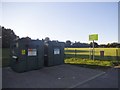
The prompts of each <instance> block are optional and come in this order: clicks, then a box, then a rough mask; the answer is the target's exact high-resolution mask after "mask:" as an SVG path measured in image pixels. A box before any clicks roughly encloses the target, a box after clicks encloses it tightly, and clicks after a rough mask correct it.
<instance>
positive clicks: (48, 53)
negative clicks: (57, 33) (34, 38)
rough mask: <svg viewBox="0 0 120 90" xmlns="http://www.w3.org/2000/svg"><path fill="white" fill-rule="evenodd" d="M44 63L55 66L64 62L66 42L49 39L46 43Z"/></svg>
mask: <svg viewBox="0 0 120 90" xmlns="http://www.w3.org/2000/svg"><path fill="white" fill-rule="evenodd" d="M44 53H45V54H44V65H45V66H54V65H60V64H63V63H64V43H62V42H58V41H48V42H45V45H44Z"/></svg>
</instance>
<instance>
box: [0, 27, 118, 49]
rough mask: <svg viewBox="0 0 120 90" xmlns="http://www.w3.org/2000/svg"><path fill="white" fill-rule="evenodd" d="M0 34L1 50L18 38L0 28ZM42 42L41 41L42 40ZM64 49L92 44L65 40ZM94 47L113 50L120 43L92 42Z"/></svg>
mask: <svg viewBox="0 0 120 90" xmlns="http://www.w3.org/2000/svg"><path fill="white" fill-rule="evenodd" d="M0 28H1V29H0V32H2V35H0V40H1V41H2V48H10V43H12V42H13V41H14V40H17V39H19V36H17V35H16V34H15V33H14V31H13V30H11V29H8V28H5V27H1V26H0ZM21 39H31V38H30V37H23V38H21ZM42 40H43V39H42ZM45 40H47V41H49V40H50V38H49V37H46V38H45ZM64 45H65V47H72V48H89V47H92V45H93V43H92V42H90V43H81V42H76V41H75V42H74V43H73V42H71V41H70V40H67V41H66V42H64ZM94 46H95V47H96V48H99V47H103V48H115V47H120V43H108V44H100V45H99V44H98V43H97V42H94Z"/></svg>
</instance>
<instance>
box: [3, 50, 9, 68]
mask: <svg viewBox="0 0 120 90" xmlns="http://www.w3.org/2000/svg"><path fill="white" fill-rule="evenodd" d="M9 63H10V49H8V48H4V49H2V67H6V66H9Z"/></svg>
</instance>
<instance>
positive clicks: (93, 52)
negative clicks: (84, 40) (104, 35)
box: [89, 34, 98, 60]
mask: <svg viewBox="0 0 120 90" xmlns="http://www.w3.org/2000/svg"><path fill="white" fill-rule="evenodd" d="M94 40H98V34H91V35H89V41H93V44H92V47H93V50H92V56H93V57H92V59H93V60H94V59H95V49H94V47H95V46H94Z"/></svg>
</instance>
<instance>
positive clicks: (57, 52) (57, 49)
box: [53, 47, 61, 65]
mask: <svg viewBox="0 0 120 90" xmlns="http://www.w3.org/2000/svg"><path fill="white" fill-rule="evenodd" d="M53 51H54V56H53V57H54V65H58V64H60V63H61V50H60V47H54V49H53Z"/></svg>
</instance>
